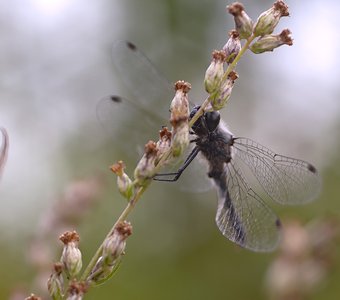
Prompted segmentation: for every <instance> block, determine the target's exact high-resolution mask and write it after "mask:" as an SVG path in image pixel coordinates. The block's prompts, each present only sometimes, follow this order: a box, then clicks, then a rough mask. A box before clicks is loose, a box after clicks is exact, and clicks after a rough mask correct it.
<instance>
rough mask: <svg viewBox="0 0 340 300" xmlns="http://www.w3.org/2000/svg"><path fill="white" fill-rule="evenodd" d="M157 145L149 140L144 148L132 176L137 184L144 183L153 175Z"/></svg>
mask: <svg viewBox="0 0 340 300" xmlns="http://www.w3.org/2000/svg"><path fill="white" fill-rule="evenodd" d="M157 153H158V150H157V146H156V143H155V142H153V141H149V142H148V143H147V144H146V145H145V148H144V155H143V157H142V158H141V159H140V161H139V162H138V164H137V167H136V169H135V171H134V177H135V179H136V180H137V181H138V184H139V185H144V184H145V183H146V182H147V181H148V180H151V178H152V177H153V175H155V174H154V173H155V163H156V160H157Z"/></svg>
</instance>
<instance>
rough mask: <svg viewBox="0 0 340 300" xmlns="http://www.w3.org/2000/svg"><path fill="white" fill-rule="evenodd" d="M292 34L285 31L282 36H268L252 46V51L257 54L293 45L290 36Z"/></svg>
mask: <svg viewBox="0 0 340 300" xmlns="http://www.w3.org/2000/svg"><path fill="white" fill-rule="evenodd" d="M290 34H291V32H290V30H289V29H284V30H283V31H282V32H281V33H280V34H277V35H272V34H268V35H265V36H263V37H261V38H259V39H258V40H257V41H256V42H254V43H253V44H252V45H251V46H250V50H251V51H252V52H254V53H255V54H258V53H262V52H266V51H273V50H274V49H275V48H277V47H280V46H282V45H288V46H291V45H293V40H292V38H291V36H290Z"/></svg>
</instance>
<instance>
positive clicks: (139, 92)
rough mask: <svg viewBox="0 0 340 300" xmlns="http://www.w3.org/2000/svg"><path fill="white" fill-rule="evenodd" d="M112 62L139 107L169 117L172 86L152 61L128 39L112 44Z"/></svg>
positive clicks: (132, 99)
mask: <svg viewBox="0 0 340 300" xmlns="http://www.w3.org/2000/svg"><path fill="white" fill-rule="evenodd" d="M112 60H113V64H114V66H115V68H116V70H117V71H118V75H119V77H120V78H121V79H122V81H123V83H124V84H125V86H126V88H127V89H128V91H129V92H130V93H131V94H132V95H133V97H132V98H131V101H132V102H134V103H135V104H136V105H137V106H138V107H143V109H144V110H146V111H148V112H151V113H152V114H154V115H160V116H161V117H162V118H165V119H169V107H170V102H171V100H172V98H173V96H174V94H175V91H174V88H173V87H172V86H171V84H170V83H169V82H168V81H167V80H166V79H165V77H164V76H163V75H162V74H160V72H159V71H158V70H157V68H156V67H155V66H154V65H153V64H152V62H151V61H150V60H149V59H148V58H147V57H146V56H145V55H144V54H143V52H142V51H140V50H139V49H138V48H137V46H136V45H134V44H133V43H131V42H129V41H124V40H120V41H117V42H115V43H114V45H113V47H112Z"/></svg>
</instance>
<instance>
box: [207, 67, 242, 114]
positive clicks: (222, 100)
mask: <svg viewBox="0 0 340 300" xmlns="http://www.w3.org/2000/svg"><path fill="white" fill-rule="evenodd" d="M237 78H238V75H237V73H236V72H235V71H231V72H230V73H229V75H228V77H227V79H226V80H225V81H224V82H223V83H222V84H221V87H220V92H219V93H218V94H216V95H217V96H216V97H215V98H213V99H212V100H211V102H210V103H211V106H212V109H213V110H220V109H222V108H223V107H224V106H225V105H226V103H227V101H228V99H229V98H230V95H231V92H232V89H233V87H234V83H235V80H236V79H237Z"/></svg>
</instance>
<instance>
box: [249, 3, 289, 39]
mask: <svg viewBox="0 0 340 300" xmlns="http://www.w3.org/2000/svg"><path fill="white" fill-rule="evenodd" d="M287 16H289V11H288V5H287V4H286V3H284V2H283V1H281V0H278V1H276V2H275V3H274V5H273V7H271V8H269V9H268V10H267V11H265V12H263V13H262V14H261V15H260V16H259V17H258V19H257V21H256V24H255V26H254V35H255V36H264V35H267V34H271V33H272V32H273V31H274V29H275V27H276V26H277V24H278V23H279V21H280V18H281V17H287Z"/></svg>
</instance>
